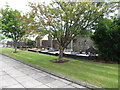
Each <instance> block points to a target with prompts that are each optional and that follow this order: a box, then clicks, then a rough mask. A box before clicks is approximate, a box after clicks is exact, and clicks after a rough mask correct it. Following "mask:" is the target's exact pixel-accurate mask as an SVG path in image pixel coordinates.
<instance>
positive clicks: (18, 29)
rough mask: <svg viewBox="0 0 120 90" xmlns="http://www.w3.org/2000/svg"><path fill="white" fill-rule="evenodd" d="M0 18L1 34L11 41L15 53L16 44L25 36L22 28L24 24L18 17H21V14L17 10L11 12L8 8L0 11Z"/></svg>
mask: <svg viewBox="0 0 120 90" xmlns="http://www.w3.org/2000/svg"><path fill="white" fill-rule="evenodd" d="M0 14H1V15H2V16H1V17H0V20H1V25H0V29H1V30H2V34H3V35H5V36H6V37H8V38H11V39H13V41H14V47H15V52H16V49H17V47H16V44H17V42H18V41H19V40H20V39H21V37H23V35H25V31H24V28H25V27H26V26H25V22H22V20H21V19H20V17H22V15H21V12H19V11H18V10H13V9H12V8H10V7H9V6H7V7H6V8H5V9H1V10H0Z"/></svg>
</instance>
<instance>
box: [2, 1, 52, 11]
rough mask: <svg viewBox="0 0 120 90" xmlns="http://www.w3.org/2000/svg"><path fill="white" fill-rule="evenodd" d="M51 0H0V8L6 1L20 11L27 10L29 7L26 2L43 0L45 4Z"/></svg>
mask: <svg viewBox="0 0 120 90" xmlns="http://www.w3.org/2000/svg"><path fill="white" fill-rule="evenodd" d="M50 1H51V0H0V8H4V6H5V5H6V3H8V5H9V6H10V7H11V8H13V9H17V10H20V11H22V12H24V13H25V12H28V11H29V10H30V9H29V7H27V6H26V5H27V4H28V2H45V3H46V4H48V3H50Z"/></svg>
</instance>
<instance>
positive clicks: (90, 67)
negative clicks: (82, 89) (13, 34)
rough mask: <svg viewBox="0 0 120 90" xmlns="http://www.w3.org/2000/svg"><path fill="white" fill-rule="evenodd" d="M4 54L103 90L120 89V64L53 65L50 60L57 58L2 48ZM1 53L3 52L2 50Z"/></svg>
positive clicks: (79, 62)
mask: <svg viewBox="0 0 120 90" xmlns="http://www.w3.org/2000/svg"><path fill="white" fill-rule="evenodd" d="M1 49H2V53H4V54H6V55H9V56H11V57H15V58H18V59H20V60H23V61H26V62H29V63H31V64H34V65H37V66H40V67H43V68H46V69H48V70H50V71H53V72H57V73H59V74H62V75H65V76H69V77H71V78H74V79H78V80H81V81H84V82H87V83H90V84H93V85H96V86H99V87H102V88H118V64H105V63H97V62H91V61H84V60H75V59H68V58H66V59H68V60H70V61H69V62H67V63H52V62H50V61H49V60H53V59H56V58H57V57H56V56H51V55H46V54H40V53H34V52H29V51H22V50H18V51H19V53H12V52H13V49H12V48H1ZM0 51H1V50H0Z"/></svg>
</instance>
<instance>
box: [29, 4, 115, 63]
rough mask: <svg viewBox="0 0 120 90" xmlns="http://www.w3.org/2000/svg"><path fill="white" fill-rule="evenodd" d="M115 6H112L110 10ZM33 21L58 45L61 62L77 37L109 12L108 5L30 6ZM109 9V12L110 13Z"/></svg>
mask: <svg viewBox="0 0 120 90" xmlns="http://www.w3.org/2000/svg"><path fill="white" fill-rule="evenodd" d="M114 6H115V5H113V6H112V7H113V8H112V9H115V8H114ZM30 7H31V8H32V13H33V14H35V21H36V22H37V23H38V24H39V25H40V26H39V27H42V29H40V30H41V31H46V32H47V33H50V34H51V35H52V36H53V37H54V38H56V39H57V41H58V44H59V50H60V54H59V59H58V61H61V60H63V51H64V49H65V48H66V47H67V46H68V44H69V43H70V42H71V40H73V39H74V38H75V37H76V36H78V35H83V34H85V33H86V32H88V31H89V29H90V28H91V26H92V25H93V24H94V22H95V21H96V20H97V19H98V18H99V17H101V16H103V14H104V13H105V12H110V7H111V5H110V4H106V3H103V2H101V3H96V4H95V3H92V2H54V3H51V4H50V5H45V4H33V3H31V4H30ZM112 9H111V11H112Z"/></svg>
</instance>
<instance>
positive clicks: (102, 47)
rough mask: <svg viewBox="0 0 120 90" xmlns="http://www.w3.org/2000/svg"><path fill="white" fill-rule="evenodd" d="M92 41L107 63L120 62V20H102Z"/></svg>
mask: <svg viewBox="0 0 120 90" xmlns="http://www.w3.org/2000/svg"><path fill="white" fill-rule="evenodd" d="M92 39H93V40H94V42H95V44H96V47H97V48H98V51H99V54H100V55H101V56H102V57H104V59H105V60H106V61H120V56H119V53H120V18H117V19H113V20H111V19H106V18H103V19H101V20H100V21H99V22H98V24H97V25H96V32H95V33H94V35H93V36H92Z"/></svg>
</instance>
